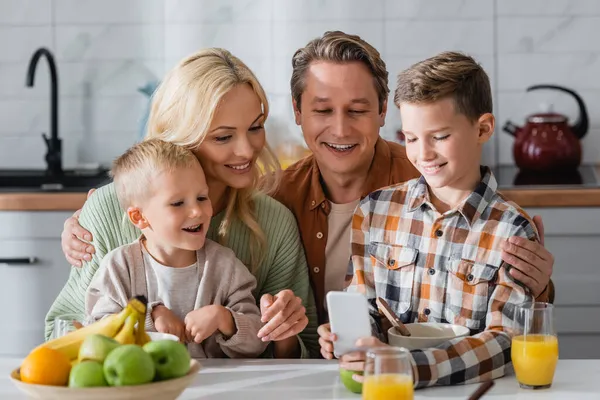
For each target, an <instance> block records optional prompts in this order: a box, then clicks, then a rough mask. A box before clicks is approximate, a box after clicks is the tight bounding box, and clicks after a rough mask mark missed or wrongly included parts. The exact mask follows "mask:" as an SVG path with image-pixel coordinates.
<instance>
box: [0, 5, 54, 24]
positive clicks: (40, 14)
mask: <svg viewBox="0 0 600 400" xmlns="http://www.w3.org/2000/svg"><path fill="white" fill-rule="evenodd" d="M51 5H52V2H51V1H48V0H42V1H39V0H18V1H16V0H0V25H11V26H27V25H50V24H51V22H52V9H51Z"/></svg>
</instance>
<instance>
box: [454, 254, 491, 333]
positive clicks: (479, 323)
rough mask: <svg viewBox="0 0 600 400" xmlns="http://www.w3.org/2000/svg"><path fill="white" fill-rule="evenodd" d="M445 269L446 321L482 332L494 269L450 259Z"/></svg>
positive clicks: (471, 262) (486, 265) (462, 260)
mask: <svg viewBox="0 0 600 400" xmlns="http://www.w3.org/2000/svg"><path fill="white" fill-rule="evenodd" d="M448 269H449V274H448V285H447V292H446V310H445V316H446V319H447V320H448V321H449V322H450V323H455V324H459V325H463V326H466V327H467V328H469V329H473V330H476V331H481V330H483V329H484V328H485V319H486V315H487V311H488V300H489V297H490V295H491V293H492V290H493V289H494V285H495V279H496V273H497V271H498V267H495V266H493V265H488V264H481V263H477V262H474V261H471V260H465V259H454V260H451V261H450V263H449V268H448Z"/></svg>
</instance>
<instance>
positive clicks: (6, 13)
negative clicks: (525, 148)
mask: <svg viewBox="0 0 600 400" xmlns="http://www.w3.org/2000/svg"><path fill="white" fill-rule="evenodd" d="M336 29H339V30H343V31H345V32H347V33H354V34H358V35H360V36H361V37H363V38H364V39H366V40H367V41H368V42H370V43H371V44H372V45H374V46H375V47H376V48H377V49H379V50H380V52H381V53H382V56H383V58H384V60H385V61H386V63H387V65H388V70H389V71H390V88H391V89H392V92H393V89H394V84H395V75H396V74H397V73H398V72H399V71H400V70H401V69H403V68H406V67H408V66H409V65H411V64H412V63H414V62H416V61H418V60H421V59H423V58H426V57H429V56H432V55H434V54H436V53H437V52H440V51H443V50H461V51H464V52H467V53H469V54H470V55H472V56H474V57H475V58H476V59H477V60H479V61H480V62H481V63H482V65H483V66H484V67H485V69H486V70H487V72H488V74H489V76H490V78H491V82H492V87H493V95H494V112H495V115H496V118H497V129H496V133H495V136H494V138H493V140H492V141H491V142H490V143H489V144H488V145H486V148H485V154H484V162H485V163H486V164H488V165H491V166H494V167H497V170H498V174H499V175H501V184H502V188H503V189H505V190H506V191H507V193H512V198H514V199H515V200H516V201H518V202H519V203H520V204H521V205H523V206H524V207H525V208H526V209H527V211H528V212H530V213H532V214H534V215H535V214H539V215H542V216H543V218H544V221H545V224H546V245H547V247H548V248H549V249H550V251H552V252H553V253H554V255H555V257H556V262H555V273H554V276H553V280H554V282H555V283H556V287H557V292H556V293H557V294H556V305H557V307H558V312H557V315H558V319H557V326H558V328H559V332H560V334H561V357H565V358H589V357H594V358H600V346H597V344H598V343H600V290H599V288H600V272H599V271H598V268H599V267H600V263H599V262H598V259H599V258H598V256H597V252H598V248H600V246H599V245H600V224H599V223H598V222H599V221H600V183H599V181H598V174H597V164H600V40H598V38H600V1H597V0H572V1H569V0H435V1H434V0H429V1H418V0H368V1H367V0H302V1H301V0H293V1H292V0H128V1H122V0H37V1H34V0H30V1H27V0H0V169H2V171H0V172H1V173H3V174H5V175H7V176H8V175H10V171H9V172H6V171H4V170H12V169H32V168H33V169H38V170H44V169H46V168H47V163H46V160H45V155H46V153H47V151H48V147H47V145H46V143H45V142H44V140H43V139H42V137H41V133H42V132H46V133H49V131H50V119H51V104H50V93H51V82H50V75H49V72H48V71H49V70H48V64H47V62H46V59H44V58H42V59H41V60H40V62H39V63H38V65H37V69H36V71H35V84H34V86H33V87H32V88H30V87H27V86H26V75H27V69H28V65H29V62H30V59H31V57H32V55H33V54H34V52H35V51H36V50H37V49H38V48H40V47H45V48H47V49H49V50H50V51H51V53H52V54H53V56H54V58H55V61H56V68H57V75H58V129H57V134H58V137H59V138H60V139H61V140H62V154H61V157H62V164H63V167H64V168H67V169H74V170H76V171H94V168H96V167H98V166H108V165H109V164H110V162H111V161H112V159H113V158H114V157H115V156H117V155H118V154H120V153H121V152H122V151H124V150H125V149H126V148H127V147H129V146H130V145H132V144H133V143H134V142H135V141H137V140H139V138H140V137H141V135H142V132H143V126H144V121H145V116H146V113H147V109H148V101H149V95H150V94H151V93H152V90H153V89H154V87H155V86H156V84H157V82H159V81H160V80H161V78H162V76H163V75H164V74H165V72H166V71H167V70H168V69H169V68H171V67H172V66H173V65H174V64H175V63H176V62H177V61H179V60H180V59H181V58H182V57H184V56H186V55H188V54H190V53H191V52H194V51H196V50H198V49H200V48H202V47H212V46H217V47H224V48H227V49H228V50H230V51H231V52H232V53H233V54H235V55H236V56H238V57H240V58H241V59H242V60H243V61H245V62H246V63H247V64H248V65H249V66H250V67H251V68H252V69H253V70H254V72H255V73H256V75H257V76H258V78H259V80H260V81H261V83H262V84H263V85H264V87H265V89H266V91H267V94H268V96H269V101H270V105H271V115H270V117H269V122H268V124H267V132H268V136H269V139H270V141H271V143H272V144H273V145H274V147H276V148H278V149H279V150H280V152H281V153H282V159H283V158H284V157H283V149H285V148H286V147H285V146H286V145H287V144H289V143H291V144H292V145H296V146H300V147H301V146H303V141H302V136H301V133H300V130H299V128H298V127H297V126H296V125H295V123H294V121H293V114H292V107H291V100H290V94H289V79H290V75H291V63H290V60H291V57H292V55H293V53H294V51H295V50H296V49H297V48H298V47H301V46H303V45H304V44H306V43H307V42H308V41H309V40H310V39H312V38H314V37H316V36H318V35H320V34H322V33H323V32H325V31H326V30H336ZM536 84H551V85H560V86H564V87H567V88H569V89H571V90H574V91H575V92H576V93H577V94H578V95H579V96H581V98H582V100H583V102H584V104H585V108H586V109H587V113H588V118H589V126H588V129H586V130H585V132H584V133H585V136H583V139H582V141H581V145H582V148H583V155H582V159H581V162H582V165H581V166H580V167H579V169H577V167H575V170H574V171H575V172H574V174H571V175H569V176H568V177H567V178H566V180H563V181H560V182H541V181H540V182H535V180H534V181H531V182H530V181H527V182H525V185H524V186H521V187H519V185H517V183H518V182H517V181H516V178H517V173H518V169H517V168H516V167H515V160H514V156H513V143H514V139H513V137H512V136H511V135H509V134H508V133H507V132H505V131H503V130H502V127H503V126H504V125H505V124H506V122H507V121H509V120H510V121H512V122H513V123H514V124H515V125H520V126H522V125H524V124H525V118H526V117H527V116H530V115H531V114H535V113H538V112H546V113H547V112H548V111H549V110H553V111H554V112H555V113H557V114H559V115H558V116H559V117H561V116H564V117H568V119H569V121H568V123H569V124H573V123H574V122H575V121H576V120H577V118H579V117H580V116H581V107H580V106H578V104H577V102H576V101H575V98H574V97H573V96H571V95H569V94H567V93H564V92H561V91H556V90H546V89H544V90H536V91H532V92H527V91H526V89H527V88H528V87H530V86H532V85H536ZM392 94H393V93H392ZM392 103H393V101H392V96H390V105H391V104H392ZM546 115H547V114H546ZM400 128H401V122H400V120H399V114H398V111H397V109H396V108H395V107H393V106H391V107H390V108H389V112H388V118H387V123H386V126H385V127H384V128H383V129H382V132H381V134H382V136H383V137H384V138H386V139H390V140H398V135H397V132H398V130H399V129H400ZM577 142H578V140H577ZM538 172H539V171H538ZM92 173H93V172H92ZM536 174H537V172H536V173H534V174H533V176H534V177H535V176H537V175H536ZM0 175H1V174H0ZM542 175H543V174H542ZM551 175H553V174H551ZM7 179H8V178H7ZM1 183H2V179H0V259H2V260H4V263H3V261H2V260H0V303H1V304H3V305H4V307H3V308H4V309H6V308H9V309H10V310H9V311H8V316H7V317H4V318H3V321H2V326H3V327H9V328H8V329H3V330H0V354H21V353H22V352H25V351H26V349H29V348H31V347H32V343H33V344H35V343H37V342H39V340H40V339H41V338H42V335H41V332H42V329H43V324H42V323H41V322H42V321H43V318H44V315H45V312H46V311H47V309H48V307H49V305H50V302H51V301H52V300H53V299H54V296H55V295H56V293H57V292H58V290H60V288H61V287H62V285H63V284H64V282H65V280H66V277H67V275H68V273H69V268H68V266H67V263H66V262H65V261H64V258H63V257H62V254H61V253H60V232H61V229H62V223H63V221H64V219H65V218H66V217H67V216H69V215H70V214H71V213H72V212H73V211H74V210H75V209H77V208H78V207H79V205H80V204H82V202H83V200H84V199H85V195H84V191H87V188H89V187H93V186H94V184H95V183H96V182H93V181H88V182H87V184H78V186H77V187H76V188H73V189H71V190H69V188H68V187H60V186H59V187H56V188H54V189H55V190H54V192H52V187H50V188H48V187H45V188H43V189H41V188H40V187H39V185H37V183H36V184H35V185H33V184H32V185H30V187H29V186H28V187H25V185H24V184H23V185H21V186H22V187H20V188H15V187H14V186H18V185H17V184H6V185H5V186H6V187H4V188H3V187H2V185H1ZM11 185H12V186H11ZM86 185H87V186H86ZM72 192H73V193H74V192H77V196H79V197H77V198H74V197H67V196H68V195H69V193H72ZM21 194H23V195H22V196H21ZM57 194H58V195H62V196H63V197H57V196H54V197H49V196H50V195H57ZM44 195H47V196H46V197H43V196H44ZM3 196H4V197H3ZM35 196H37V197H35ZM73 199H75V200H73ZM34 259H35V262H33V260H34ZM27 260H29V262H27ZM15 298H19V299H20V300H19V301H18V302H15V301H14V299H15ZM9 302H10V303H11V304H14V306H11V307H7V303H9ZM15 303H17V304H15Z"/></svg>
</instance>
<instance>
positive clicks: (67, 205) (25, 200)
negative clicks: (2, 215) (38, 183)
mask: <svg viewBox="0 0 600 400" xmlns="http://www.w3.org/2000/svg"><path fill="white" fill-rule="evenodd" d="M86 198H87V192H78V193H69V192H58V193H52V192H10V193H9V192H0V211H71V210H72V211H75V210H78V209H80V208H81V206H83V203H85V200H86Z"/></svg>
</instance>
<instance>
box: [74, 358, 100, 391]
mask: <svg viewBox="0 0 600 400" xmlns="http://www.w3.org/2000/svg"><path fill="white" fill-rule="evenodd" d="M95 386H108V382H106V379H105V378H104V370H103V369H102V364H100V363H99V362H97V361H83V362H80V363H78V364H77V365H75V366H74V367H73V368H72V369H71V373H70V374H69V387H73V388H83V387H95Z"/></svg>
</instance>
